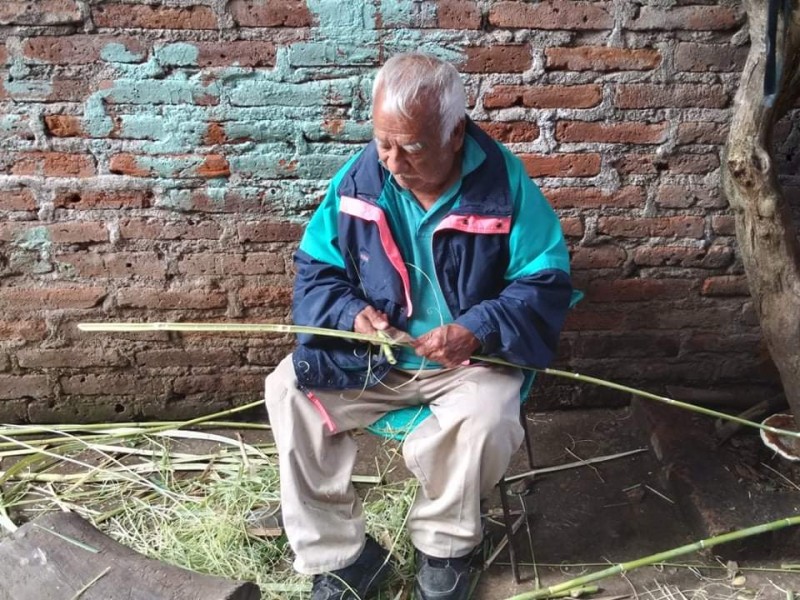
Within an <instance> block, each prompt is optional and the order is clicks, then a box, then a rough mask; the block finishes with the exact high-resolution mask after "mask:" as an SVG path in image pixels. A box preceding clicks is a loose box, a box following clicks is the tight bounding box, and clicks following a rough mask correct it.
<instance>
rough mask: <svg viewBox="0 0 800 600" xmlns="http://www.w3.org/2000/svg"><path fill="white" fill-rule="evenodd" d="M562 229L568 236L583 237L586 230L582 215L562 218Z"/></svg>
mask: <svg viewBox="0 0 800 600" xmlns="http://www.w3.org/2000/svg"><path fill="white" fill-rule="evenodd" d="M561 230H562V231H563V232H564V235H565V236H567V237H574V238H580V237H583V233H584V230H585V228H584V226H583V220H582V219H581V218H580V217H567V218H565V219H561Z"/></svg>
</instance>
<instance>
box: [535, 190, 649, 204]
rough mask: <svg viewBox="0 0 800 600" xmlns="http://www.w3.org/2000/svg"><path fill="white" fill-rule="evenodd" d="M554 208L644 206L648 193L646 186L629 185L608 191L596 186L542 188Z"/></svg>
mask: <svg viewBox="0 0 800 600" xmlns="http://www.w3.org/2000/svg"><path fill="white" fill-rule="evenodd" d="M542 192H543V193H544V195H545V197H546V198H547V199H548V200H549V201H550V204H552V205H553V208H558V209H563V208H604V207H616V208H642V207H644V203H645V200H646V199H647V194H646V192H645V189H644V188H641V187H637V186H627V187H623V188H620V189H618V190H617V191H615V192H611V193H606V192H603V191H602V190H599V189H597V188H595V187H559V188H545V189H543V190H542Z"/></svg>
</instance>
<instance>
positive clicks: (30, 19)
mask: <svg viewBox="0 0 800 600" xmlns="http://www.w3.org/2000/svg"><path fill="white" fill-rule="evenodd" d="M82 20H83V19H82V17H81V11H80V8H79V7H78V3H77V2H76V0H3V1H2V2H0V25H57V24H62V23H80V22H81V21H82Z"/></svg>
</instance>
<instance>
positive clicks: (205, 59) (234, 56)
mask: <svg viewBox="0 0 800 600" xmlns="http://www.w3.org/2000/svg"><path fill="white" fill-rule="evenodd" d="M192 44H193V45H194V46H195V47H196V48H197V50H198V56H197V65H198V66H199V67H231V66H239V67H272V66H274V65H275V44H274V43H272V42H260V41H257V40H237V41H233V42H193V43H192Z"/></svg>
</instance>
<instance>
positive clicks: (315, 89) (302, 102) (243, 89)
mask: <svg viewBox="0 0 800 600" xmlns="http://www.w3.org/2000/svg"><path fill="white" fill-rule="evenodd" d="M355 84H356V80H355V79H354V78H349V79H335V80H331V81H308V82H305V83H279V82H274V81H267V80H264V79H261V80H256V81H253V80H248V81H242V82H237V83H236V84H234V85H233V86H232V88H231V89H230V92H229V93H228V94H227V98H228V100H229V101H230V103H231V104H232V105H234V106H268V105H273V104H276V105H282V106H314V107H317V106H318V107H319V109H320V114H321V113H322V109H323V106H324V105H325V104H340V105H346V104H350V103H351V102H352V98H353V89H354V87H355Z"/></svg>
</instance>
